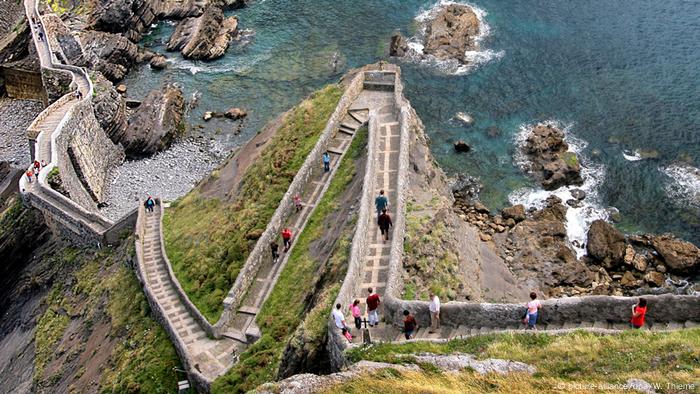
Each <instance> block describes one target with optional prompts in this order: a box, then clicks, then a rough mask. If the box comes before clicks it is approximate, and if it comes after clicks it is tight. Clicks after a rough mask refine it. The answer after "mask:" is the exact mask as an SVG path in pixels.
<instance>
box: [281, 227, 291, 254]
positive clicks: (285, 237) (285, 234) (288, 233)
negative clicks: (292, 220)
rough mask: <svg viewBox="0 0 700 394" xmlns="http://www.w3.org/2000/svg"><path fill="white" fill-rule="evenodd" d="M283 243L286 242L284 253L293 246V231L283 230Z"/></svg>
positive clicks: (286, 228)
mask: <svg viewBox="0 0 700 394" xmlns="http://www.w3.org/2000/svg"><path fill="white" fill-rule="evenodd" d="M282 241H284V251H285V252H287V251H289V247H290V246H292V230H290V229H289V228H288V227H285V228H284V230H282Z"/></svg>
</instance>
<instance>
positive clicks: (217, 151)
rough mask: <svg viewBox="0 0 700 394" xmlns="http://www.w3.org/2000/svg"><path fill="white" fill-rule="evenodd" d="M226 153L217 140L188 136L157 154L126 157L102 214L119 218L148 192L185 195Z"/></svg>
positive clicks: (166, 196)
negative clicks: (142, 156)
mask: <svg viewBox="0 0 700 394" xmlns="http://www.w3.org/2000/svg"><path fill="white" fill-rule="evenodd" d="M226 155H227V152H224V151H223V149H222V148H221V146H219V145H218V144H217V143H216V142H214V141H205V140H203V139H194V138H187V139H184V140H182V141H179V142H177V143H175V144H173V145H172V146H171V147H170V149H168V150H166V151H164V152H160V153H158V154H156V155H154V156H153V157H150V158H147V159H141V160H134V161H126V162H124V164H122V165H121V166H119V167H118V168H117V169H116V170H115V171H114V172H113V173H112V175H111V179H110V180H109V181H108V186H107V201H108V206H107V207H105V208H102V210H101V211H102V214H103V215H105V216H107V217H108V218H110V219H112V220H116V219H119V218H121V217H122V216H123V215H125V214H127V213H128V212H129V211H131V210H132V209H134V207H136V204H137V202H138V201H139V199H142V198H144V197H145V196H146V194H147V193H150V194H151V195H152V196H154V197H156V196H157V197H160V198H162V199H164V200H167V201H172V200H174V199H176V198H178V197H180V196H183V195H184V194H186V193H187V192H188V191H190V190H191V189H192V187H193V186H194V185H195V184H196V183H197V182H198V181H199V180H200V179H202V178H203V177H204V176H205V175H207V174H209V173H210V172H211V171H212V170H213V169H214V168H215V167H216V166H217V165H218V164H219V163H220V162H221V161H222V160H223V159H224V158H225V157H226Z"/></svg>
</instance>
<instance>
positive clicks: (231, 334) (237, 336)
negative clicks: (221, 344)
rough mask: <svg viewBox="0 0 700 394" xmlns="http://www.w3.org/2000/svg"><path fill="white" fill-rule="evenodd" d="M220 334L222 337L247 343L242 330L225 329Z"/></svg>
mask: <svg viewBox="0 0 700 394" xmlns="http://www.w3.org/2000/svg"><path fill="white" fill-rule="evenodd" d="M221 336H223V337H224V338H229V339H233V340H234V341H238V342H241V343H248V340H247V339H246V336H245V334H243V333H242V332H240V331H237V330H229V331H226V332H225V333H223V334H222V335H221Z"/></svg>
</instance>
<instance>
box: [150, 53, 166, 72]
mask: <svg viewBox="0 0 700 394" xmlns="http://www.w3.org/2000/svg"><path fill="white" fill-rule="evenodd" d="M149 64H150V65H151V68H152V69H154V70H163V69H164V68H166V67H167V66H168V63H167V59H166V58H165V56H163V55H156V56H153V57H152V58H151V61H150V62H149Z"/></svg>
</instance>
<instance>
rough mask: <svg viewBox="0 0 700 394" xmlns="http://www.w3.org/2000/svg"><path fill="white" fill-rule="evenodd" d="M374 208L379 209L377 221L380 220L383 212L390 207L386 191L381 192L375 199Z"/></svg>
mask: <svg viewBox="0 0 700 394" xmlns="http://www.w3.org/2000/svg"><path fill="white" fill-rule="evenodd" d="M374 206H375V207H377V220H379V216H381V214H382V211H383V210H385V209H387V207H389V200H388V199H387V198H386V196H385V195H384V190H380V191H379V195H378V196H377V198H375V199H374Z"/></svg>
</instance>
